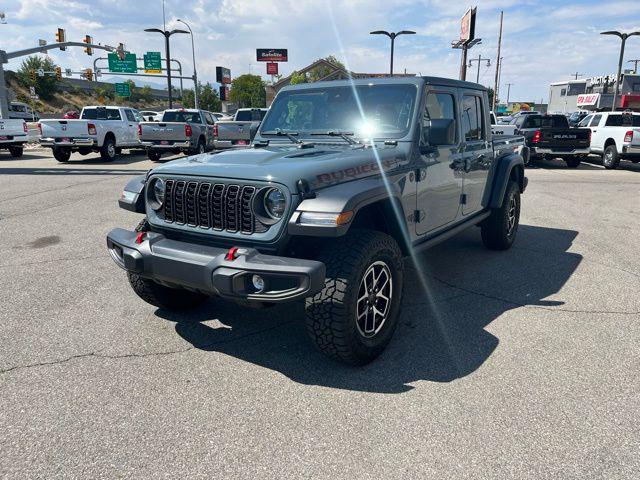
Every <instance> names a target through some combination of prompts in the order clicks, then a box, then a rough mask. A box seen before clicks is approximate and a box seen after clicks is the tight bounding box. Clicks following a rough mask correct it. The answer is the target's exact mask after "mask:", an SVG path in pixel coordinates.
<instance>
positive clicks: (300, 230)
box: [287, 177, 406, 237]
mask: <svg viewBox="0 0 640 480" xmlns="http://www.w3.org/2000/svg"><path fill="white" fill-rule="evenodd" d="M401 198H402V192H401V190H400V187H399V186H398V185H397V183H395V182H393V181H391V180H390V179H389V181H388V182H385V181H384V180H383V179H382V178H381V177H373V178H371V177H370V178H364V179H360V180H354V181H352V182H346V183H341V184H339V185H334V186H331V187H327V188H324V189H322V190H320V191H318V192H317V193H316V194H315V196H314V198H306V199H304V200H302V202H300V204H299V205H298V207H297V208H296V210H295V211H294V212H293V214H292V215H291V218H290V219H289V224H288V227H287V231H288V233H289V234H290V235H304V236H318V237H340V236H342V235H344V234H346V233H347V232H348V231H349V228H350V226H351V224H352V220H353V219H354V218H356V216H357V215H358V212H359V211H360V210H362V209H363V208H364V207H366V206H368V205H371V204H373V203H376V202H380V201H385V200H391V205H393V208H394V209H399V211H397V212H395V213H396V214H397V215H401V217H402V218H403V219H405V214H404V210H403V208H402V202H401ZM302 212H318V213H343V212H353V216H352V217H351V220H350V221H349V222H347V223H345V224H343V225H338V226H333V225H328V226H324V225H322V226H320V225H301V224H300V223H299V222H298V221H299V218H300V214H301V213H302ZM403 223H405V228H406V222H403Z"/></svg>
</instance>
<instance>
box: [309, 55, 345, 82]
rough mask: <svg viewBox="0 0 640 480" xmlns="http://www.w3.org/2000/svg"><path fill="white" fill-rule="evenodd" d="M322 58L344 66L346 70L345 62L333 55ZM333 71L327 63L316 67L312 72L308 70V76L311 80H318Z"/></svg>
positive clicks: (339, 66) (341, 66) (337, 65)
mask: <svg viewBox="0 0 640 480" xmlns="http://www.w3.org/2000/svg"><path fill="white" fill-rule="evenodd" d="M320 60H325V61H327V62H329V63H332V64H333V65H335V66H336V67H338V68H342V69H343V70H344V63H342V62H341V61H340V60H338V59H337V58H336V57H335V56H333V55H329V56H327V57H324V58H323V59H320ZM332 71H333V70H332V69H331V68H330V67H328V66H326V65H319V66H317V67H315V68H314V69H312V70H311V71H310V72H307V78H308V79H309V82H317V81H318V80H321V79H323V78H324V77H326V76H327V75H329V74H330V73H331V72H332Z"/></svg>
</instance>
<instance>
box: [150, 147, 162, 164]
mask: <svg viewBox="0 0 640 480" xmlns="http://www.w3.org/2000/svg"><path fill="white" fill-rule="evenodd" d="M161 156H162V153H160V152H155V151H153V150H149V151H148V152H147V157H149V160H151V161H152V162H157V161H159V160H160V157H161Z"/></svg>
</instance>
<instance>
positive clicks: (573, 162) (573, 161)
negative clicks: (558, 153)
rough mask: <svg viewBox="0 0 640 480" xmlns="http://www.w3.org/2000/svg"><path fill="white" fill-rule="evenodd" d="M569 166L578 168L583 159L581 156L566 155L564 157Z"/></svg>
mask: <svg viewBox="0 0 640 480" xmlns="http://www.w3.org/2000/svg"><path fill="white" fill-rule="evenodd" d="M563 160H564V162H565V163H566V164H567V167H569V168H578V167H579V166H580V163H582V159H581V158H580V157H566V158H564V159H563Z"/></svg>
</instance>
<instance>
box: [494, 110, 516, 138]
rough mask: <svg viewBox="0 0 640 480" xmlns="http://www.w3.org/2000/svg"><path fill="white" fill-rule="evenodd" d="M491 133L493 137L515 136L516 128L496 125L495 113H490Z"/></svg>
mask: <svg viewBox="0 0 640 480" xmlns="http://www.w3.org/2000/svg"><path fill="white" fill-rule="evenodd" d="M491 133H492V134H493V135H515V133H516V126H515V125H504V124H500V123H498V120H497V119H496V115H495V113H493V112H491Z"/></svg>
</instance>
